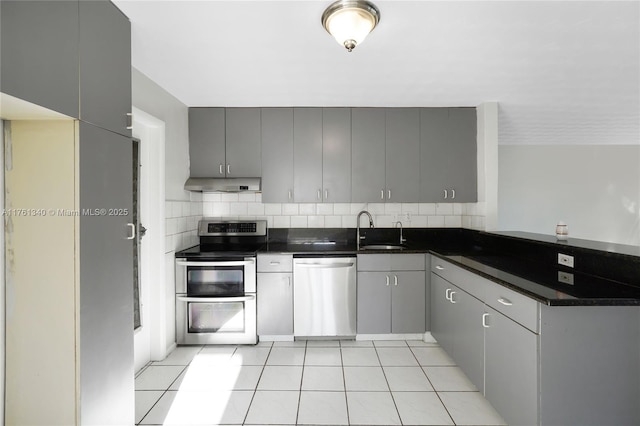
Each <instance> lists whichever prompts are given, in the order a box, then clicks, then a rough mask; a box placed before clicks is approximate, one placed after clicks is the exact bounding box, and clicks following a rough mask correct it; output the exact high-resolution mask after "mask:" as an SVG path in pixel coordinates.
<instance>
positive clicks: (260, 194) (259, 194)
mask: <svg viewBox="0 0 640 426" xmlns="http://www.w3.org/2000/svg"><path fill="white" fill-rule="evenodd" d="M261 202H262V192H256V203H261Z"/></svg>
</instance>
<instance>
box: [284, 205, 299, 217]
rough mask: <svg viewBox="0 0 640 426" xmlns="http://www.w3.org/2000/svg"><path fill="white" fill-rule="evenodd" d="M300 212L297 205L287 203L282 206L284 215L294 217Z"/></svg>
mask: <svg viewBox="0 0 640 426" xmlns="http://www.w3.org/2000/svg"><path fill="white" fill-rule="evenodd" d="M298 211H299V210H298V205H297V204H293V203H285V204H283V205H282V214H286V215H291V216H294V215H297V214H298Z"/></svg>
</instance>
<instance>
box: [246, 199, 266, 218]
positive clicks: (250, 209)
mask: <svg viewBox="0 0 640 426" xmlns="http://www.w3.org/2000/svg"><path fill="white" fill-rule="evenodd" d="M264 206H265V205H264V204H262V203H255V202H254V203H247V214H248V215H254V216H261V215H264Z"/></svg>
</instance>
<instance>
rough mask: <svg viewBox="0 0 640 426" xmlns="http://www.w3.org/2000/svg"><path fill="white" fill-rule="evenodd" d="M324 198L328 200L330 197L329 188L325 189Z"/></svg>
mask: <svg viewBox="0 0 640 426" xmlns="http://www.w3.org/2000/svg"><path fill="white" fill-rule="evenodd" d="M324 199H325V200H328V199H329V190H328V189H325V190H324Z"/></svg>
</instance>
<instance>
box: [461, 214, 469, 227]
mask: <svg viewBox="0 0 640 426" xmlns="http://www.w3.org/2000/svg"><path fill="white" fill-rule="evenodd" d="M462 227H463V228H467V229H468V228H471V216H462Z"/></svg>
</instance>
